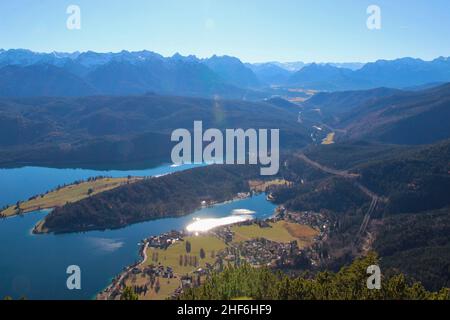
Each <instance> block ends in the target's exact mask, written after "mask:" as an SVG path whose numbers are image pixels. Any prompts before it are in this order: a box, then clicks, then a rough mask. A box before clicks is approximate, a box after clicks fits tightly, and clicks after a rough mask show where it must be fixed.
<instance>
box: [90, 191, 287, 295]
mask: <svg viewBox="0 0 450 320" xmlns="http://www.w3.org/2000/svg"><path fill="white" fill-rule="evenodd" d="M261 193H262V192H253V193H252V192H249V193H248V194H247V196H246V197H242V196H235V197H234V198H233V199H231V200H227V201H224V202H219V203H214V204H212V205H210V206H208V207H211V206H217V205H219V206H220V205H225V204H229V203H233V202H237V201H240V200H245V199H248V198H251V197H253V196H257V195H260V194H261ZM266 201H269V200H267V198H266ZM202 208H207V207H201V209H202ZM279 213H280V207H276V208H275V209H274V211H273V212H272V214H271V216H270V217H267V218H264V219H263V221H268V220H271V219H274V218H276V217H277V216H278V215H279ZM230 215H232V214H231V213H230ZM252 220H255V219H252ZM243 222H245V221H237V222H235V223H232V224H228V225H223V226H217V227H215V228H213V229H218V228H221V227H229V226H233V225H238V224H240V223H243ZM213 229H211V230H208V231H207V232H205V233H208V232H211V231H213ZM177 231H178V232H186V231H185V228H184V229H183V230H181V231H180V230H177ZM189 234H195V232H189ZM159 235H161V234H159ZM148 247H149V243H148V241H147V238H145V239H143V240H142V241H141V242H140V246H139V256H140V257H141V260H140V261H139V262H135V263H133V264H131V265H128V266H125V267H124V269H123V271H121V272H120V273H119V274H117V275H116V276H115V277H114V278H113V279H112V281H111V283H110V284H109V285H108V286H107V287H105V288H104V289H103V290H102V291H100V292H99V293H98V294H97V295H96V296H95V300H109V298H110V297H111V295H112V294H113V292H114V290H116V289H118V287H119V285H120V283H121V282H122V280H123V279H124V278H125V277H126V276H128V275H129V273H130V272H131V271H132V270H133V269H134V268H136V267H138V266H141V265H143V264H144V263H145V262H146V261H147V259H148V256H147V249H148Z"/></svg>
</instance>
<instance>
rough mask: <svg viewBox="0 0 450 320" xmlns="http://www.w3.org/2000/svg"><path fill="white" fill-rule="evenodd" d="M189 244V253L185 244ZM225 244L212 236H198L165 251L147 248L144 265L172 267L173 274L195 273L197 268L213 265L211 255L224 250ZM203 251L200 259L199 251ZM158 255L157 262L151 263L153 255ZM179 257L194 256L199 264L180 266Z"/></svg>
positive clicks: (213, 259)
mask: <svg viewBox="0 0 450 320" xmlns="http://www.w3.org/2000/svg"><path fill="white" fill-rule="evenodd" d="M187 241H189V242H190V243H191V252H190V253H187V252H186V242H187ZM225 247H226V244H225V243H224V242H223V241H222V240H220V239H219V238H217V237H214V236H198V237H195V236H194V237H187V238H185V239H184V241H180V242H177V243H175V244H173V245H171V246H170V247H169V248H168V249H167V250H161V249H155V248H149V249H148V250H147V256H148V259H147V261H146V263H145V265H150V264H158V263H161V264H162V265H164V266H166V267H172V268H173V272H174V273H175V274H180V275H184V274H188V273H191V272H193V271H195V270H196V269H197V268H202V267H204V266H205V263H213V262H214V261H215V260H216V259H215V256H214V257H213V254H215V253H217V252H218V251H220V250H223V249H225ZM202 248H203V250H204V251H205V258H204V259H200V249H202ZM155 252H156V253H158V260H157V261H152V256H153V253H155ZM180 255H181V256H184V255H187V256H196V257H197V259H198V262H199V265H198V267H197V268H196V267H194V266H189V265H187V266H184V264H183V265H180Z"/></svg>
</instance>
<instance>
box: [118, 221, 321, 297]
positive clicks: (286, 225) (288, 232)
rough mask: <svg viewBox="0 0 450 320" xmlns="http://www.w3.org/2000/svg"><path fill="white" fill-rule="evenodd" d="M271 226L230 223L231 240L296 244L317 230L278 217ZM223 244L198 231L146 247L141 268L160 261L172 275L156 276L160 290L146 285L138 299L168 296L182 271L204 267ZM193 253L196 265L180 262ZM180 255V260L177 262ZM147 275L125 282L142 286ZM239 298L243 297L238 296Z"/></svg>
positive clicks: (308, 240)
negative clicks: (188, 248) (162, 246)
mask: <svg viewBox="0 0 450 320" xmlns="http://www.w3.org/2000/svg"><path fill="white" fill-rule="evenodd" d="M270 226H271V228H261V227H259V226H258V225H257V224H253V225H251V226H233V227H231V229H232V231H233V232H234V233H235V237H234V239H233V242H235V243H236V242H240V241H246V240H250V239H254V238H266V239H268V240H271V241H275V242H280V243H287V242H291V241H297V243H298V245H299V247H305V246H307V245H309V244H310V243H311V242H312V240H313V238H314V236H316V235H317V234H318V231H316V230H315V229H313V228H311V227H309V226H305V225H300V224H296V223H291V222H286V221H278V222H276V223H270ZM188 241H189V243H190V244H191V251H190V252H189V253H188V252H186V243H187V242H188ZM226 247H227V245H226V244H225V243H224V242H223V241H222V240H221V239H219V238H217V237H216V236H214V235H200V236H191V237H186V238H185V239H184V241H179V242H176V243H174V244H172V245H170V246H169V247H168V248H167V249H166V250H163V249H156V248H148V249H147V260H146V261H145V262H144V263H143V264H141V265H140V266H139V268H140V269H141V270H143V269H144V268H145V267H147V266H149V265H163V266H164V267H172V269H173V272H174V276H175V278H172V279H164V278H159V283H160V290H159V291H158V292H156V291H155V290H154V289H149V291H148V292H147V294H146V295H145V296H144V295H141V296H139V299H140V300H164V299H167V298H169V297H170V296H171V295H172V293H173V292H174V291H175V290H176V289H177V288H178V287H179V286H180V285H181V281H180V278H181V277H182V276H183V275H187V274H192V273H193V272H194V271H195V270H196V269H198V268H203V267H205V265H206V263H210V264H213V263H214V262H215V260H216V258H215V255H216V254H217V253H218V252H219V251H221V250H223V249H225V248H226ZM200 249H203V250H204V251H205V258H204V259H200ZM185 256H187V257H197V261H198V265H197V266H194V265H189V264H187V265H184V257H185ZM180 257H182V262H183V263H182V264H180ZM149 280H150V279H149V277H148V276H142V275H136V276H130V277H129V278H128V279H127V280H126V285H127V286H130V287H133V286H135V285H137V286H143V285H145V284H146V283H147V284H148V283H149ZM242 299H243V300H244V299H247V298H246V297H242Z"/></svg>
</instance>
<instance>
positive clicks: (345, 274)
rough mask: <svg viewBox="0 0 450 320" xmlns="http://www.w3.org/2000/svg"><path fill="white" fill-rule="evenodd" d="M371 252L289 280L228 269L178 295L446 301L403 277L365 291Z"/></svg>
mask: <svg viewBox="0 0 450 320" xmlns="http://www.w3.org/2000/svg"><path fill="white" fill-rule="evenodd" d="M378 263H379V262H378V259H377V257H376V255H375V254H373V253H371V254H369V255H368V256H367V257H365V258H362V259H356V260H355V261H354V262H353V263H352V264H351V265H349V266H346V267H343V268H342V269H341V270H340V271H339V272H337V273H333V272H329V271H325V272H319V273H317V274H315V275H312V276H311V275H306V274H305V275H304V276H300V277H295V278H290V277H288V276H287V275H285V274H283V273H274V272H272V271H271V270H269V269H265V268H252V267H250V266H248V265H243V266H241V267H236V268H235V267H228V268H226V269H225V271H223V272H222V273H219V274H214V275H213V276H211V277H210V278H209V279H207V280H206V282H205V283H204V284H203V285H201V286H200V287H198V288H193V289H188V290H186V292H185V293H184V294H183V295H182V296H181V299H186V300H230V299H236V298H247V299H255V300H383V299H386V300H444V299H445V300H449V299H450V289H449V288H443V289H440V290H439V291H435V292H430V291H427V290H426V289H425V288H424V287H423V286H422V284H420V283H419V282H411V281H408V280H407V278H406V277H405V276H404V275H403V274H401V273H400V274H396V275H393V276H389V277H388V276H383V277H382V281H381V289H380V290H376V289H374V290H369V289H368V288H367V279H368V277H369V275H368V274H367V268H368V267H369V266H370V265H378Z"/></svg>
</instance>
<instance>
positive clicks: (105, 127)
mask: <svg viewBox="0 0 450 320" xmlns="http://www.w3.org/2000/svg"><path fill="white" fill-rule="evenodd" d="M297 113H298V110H297V109H293V108H292V109H291V108H284V107H279V106H277V105H274V104H270V103H268V102H245V101H240V100H239V101H234V100H223V99H219V98H217V99H202V98H188V97H168V96H158V95H153V94H149V95H145V96H130V97H106V96H94V97H82V98H53V97H52V98H49V97H48V98H22V99H6V98H0V165H1V166H18V165H24V164H30V165H41V166H43V165H46V166H70V165H79V164H82V165H99V164H100V165H109V164H114V165H118V164H124V163H126V164H130V163H133V162H135V163H138V162H144V161H145V162H146V164H148V163H149V162H150V163H155V162H156V163H158V162H159V163H161V162H167V161H169V160H170V153H171V150H172V147H173V146H174V143H172V142H171V139H170V137H171V133H172V131H173V130H175V129H178V128H186V129H188V130H192V129H193V124H194V121H197V120H198V121H200V120H201V121H203V126H204V130H206V129H208V128H217V129H220V130H224V129H234V128H236V129H237V128H242V129H248V128H254V129H259V128H264V129H270V128H276V129H280V143H281V145H282V147H283V148H284V149H286V148H288V149H289V148H291V147H295V148H298V147H303V146H305V145H306V144H307V143H308V142H309V129H308V128H307V127H306V126H302V125H299V124H298V123H297V121H296V119H297V118H296V117H297ZM274 124H276V126H275V127H274Z"/></svg>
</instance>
